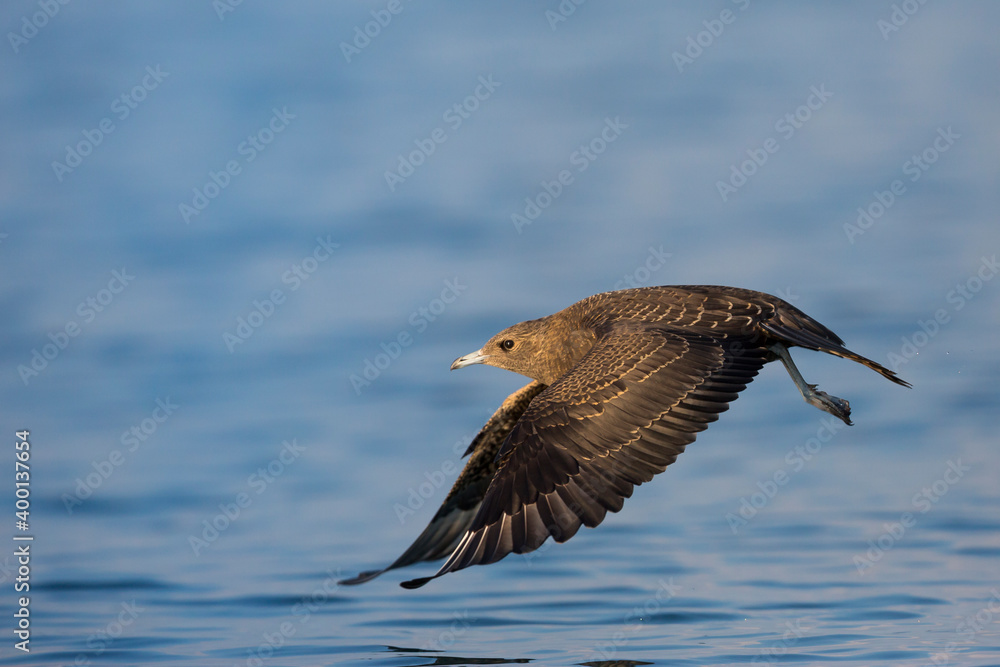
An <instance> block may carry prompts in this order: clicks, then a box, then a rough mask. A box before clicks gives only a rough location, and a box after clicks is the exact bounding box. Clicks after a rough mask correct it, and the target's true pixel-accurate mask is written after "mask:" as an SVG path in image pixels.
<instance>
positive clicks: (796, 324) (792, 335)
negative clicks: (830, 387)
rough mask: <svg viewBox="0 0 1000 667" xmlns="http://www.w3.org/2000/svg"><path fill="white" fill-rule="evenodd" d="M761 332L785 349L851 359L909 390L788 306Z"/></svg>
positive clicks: (795, 309)
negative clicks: (779, 341) (817, 352)
mask: <svg viewBox="0 0 1000 667" xmlns="http://www.w3.org/2000/svg"><path fill="white" fill-rule="evenodd" d="M761 328H763V329H764V330H765V331H767V332H768V333H769V334H771V335H772V336H774V337H776V338H778V339H779V340H781V341H782V342H783V343H785V344H786V345H797V346H799V347H804V348H806V349H807V350H817V351H819V352H826V353H827V354H833V355H836V356H838V357H842V358H844V359H850V360H851V361H856V362H857V363H859V364H862V365H864V366H867V367H868V368H870V369H872V370H873V371H875V372H876V373H878V374H879V375H881V376H882V377H884V378H886V379H888V380H891V381H893V382H895V383H896V384H898V385H902V386H904V387H909V386H911V385H910V383H909V382H907V381H906V380H903V379H902V378H900V377H899V376H898V375H896V372H895V371H892V370H889V369H888V368H886V367H885V366H883V365H882V364H880V363H878V362H876V361H872V360H871V359H869V358H868V357H863V356H861V355H860V354H858V353H856V352H852V351H851V350H848V349H847V348H846V347H844V341H843V340H841V339H840V336H838V335H837V334H835V333H833V332H832V331H830V330H829V329H827V328H826V327H825V326H823V325H822V324H820V323H819V322H817V321H816V320H814V319H813V318H811V317H809V316H808V315H806V314H805V313H803V312H802V311H801V310H799V309H798V308H796V307H795V306H792V305H791V304H788V303H782V304H781V307H779V308H778V309H777V310H776V312H775V314H774V317H772V318H771V319H769V320H767V321H766V322H763V323H761Z"/></svg>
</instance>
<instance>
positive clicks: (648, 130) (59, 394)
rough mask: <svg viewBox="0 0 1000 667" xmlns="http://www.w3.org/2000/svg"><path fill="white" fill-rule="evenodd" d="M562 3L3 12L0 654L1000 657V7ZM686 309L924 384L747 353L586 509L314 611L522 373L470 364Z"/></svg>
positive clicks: (4, 660) (454, 459)
mask: <svg viewBox="0 0 1000 667" xmlns="http://www.w3.org/2000/svg"><path fill="white" fill-rule="evenodd" d="M52 4H53V6H55V4H56V3H52ZM562 5H563V10H564V11H565V12H566V13H567V14H568V16H565V17H563V16H561V15H559V14H557V13H550V12H559V7H560V5H559V4H558V3H556V2H555V1H554V0H553V1H551V2H549V1H547V2H545V3H541V4H538V3H504V4H503V5H490V6H485V5H476V6H475V7H465V6H458V5H454V4H451V5H447V6H444V5H440V6H438V5H429V4H424V3H403V4H400V5H398V6H397V5H395V4H392V5H391V7H392V9H393V10H397V9H398V10H399V11H398V13H396V14H392V13H390V12H389V10H388V9H387V7H389V6H390V4H389V3H386V2H381V3H380V2H375V3H367V4H357V3H336V4H334V3H299V4H295V5H288V4H285V3H282V4H279V3H271V4H266V5H264V4H261V3H250V2H245V3H242V4H238V5H235V6H233V7H230V8H231V9H232V11H224V12H222V10H220V9H219V8H220V7H222V6H223V5H222V4H221V3H214V4H213V3H212V2H209V1H208V0H206V1H205V2H200V3H166V2H163V3H141V4H129V5H122V6H113V7H112V6H103V5H102V6H99V7H93V6H90V5H88V4H86V3H70V4H68V5H65V6H63V5H58V11H57V12H56V13H55V14H54V15H53V16H51V17H48V16H47V15H45V11H44V9H43V8H42V3H38V2H5V3H3V5H2V7H0V26H2V28H3V33H4V34H5V35H6V36H5V39H4V44H3V45H2V47H0V54H2V55H0V58H2V71H3V75H2V82H3V83H2V85H0V96H2V105H0V126H2V128H3V148H2V150H0V203H2V211H3V215H2V218H0V275H2V278H0V305H2V311H0V312H2V313H3V318H2V319H0V339H2V340H3V346H2V348H0V355H2V361H0V424H2V428H3V429H4V434H3V436H4V438H6V439H7V440H8V441H13V440H14V439H15V437H16V436H15V435H14V432H15V431H16V430H19V429H29V430H30V436H29V438H30V443H31V450H30V452H31V458H30V471H31V477H30V494H31V495H30V502H31V505H30V529H29V530H28V531H18V530H17V529H16V528H15V523H14V522H15V517H14V516H13V513H14V510H15V504H14V503H15V495H14V494H15V490H14V477H13V474H12V473H13V472H14V470H13V468H14V448H13V447H9V448H7V449H5V450H4V451H6V452H7V454H5V455H4V456H6V457H7V462H6V463H4V464H3V466H4V468H5V469H6V470H7V472H6V473H5V474H4V475H3V479H4V481H3V483H2V485H0V499H2V506H3V507H5V508H7V510H8V513H7V515H6V517H7V518H6V519H4V521H5V522H7V523H5V524H4V527H3V529H2V531H0V534H4V535H7V536H8V539H9V538H12V537H14V536H15V535H31V536H33V537H34V541H33V542H31V547H30V548H31V554H32V558H31V562H30V568H31V569H30V598H31V599H30V604H29V609H30V614H31V616H30V622H31V625H30V629H31V635H30V649H31V652H30V654H25V653H23V652H21V651H20V650H17V649H16V648H15V646H14V644H15V641H16V639H15V637H14V635H13V632H12V630H13V613H14V612H15V611H16V609H17V608H18V607H19V604H18V600H17V598H18V597H19V595H21V594H19V593H16V592H15V590H14V584H15V583H16V578H17V562H16V558H15V557H14V555H13V554H14V548H15V546H16V544H20V543H15V542H14V541H13V540H12V539H11V540H10V542H9V545H8V546H7V547H4V548H2V549H0V554H2V555H0V579H2V581H3V584H2V586H0V616H2V617H3V618H5V619H7V620H6V621H4V622H3V623H2V624H0V625H2V626H4V629H3V630H2V633H0V637H3V640H2V642H0V664H45V665H55V664H63V665H71V664H77V665H85V664H155V663H159V664H180V663H187V664H192V663H193V664H201V665H248V666H250V665H315V664H359V665H360V664H364V665H379V666H385V667H401V666H403V665H434V664H439V665H443V664H502V663H507V662H530V663H533V664H542V665H570V664H602V663H601V661H620V662H617V663H616V664H642V663H652V664H691V665H703V664H715V665H722V664H734V663H748V662H749V663H756V664H777V663H805V664H818V663H826V662H830V663H837V664H838V665H870V664H873V663H886V664H905V665H931V664H937V665H943V664H955V665H958V664H961V665H991V664H992V665H996V664H1000V568H998V567H997V563H998V559H1000V509H998V507H1000V486H998V484H997V478H998V471H1000V450H998V447H997V419H996V415H997V414H998V408H1000V400H998V392H997V390H996V383H997V379H998V375H1000V362H998V358H1000V356H998V352H1000V342H998V341H1000V339H998V336H997V334H996V332H997V330H998V327H1000V279H995V273H996V268H995V266H994V264H993V262H994V261H995V260H994V259H993V258H995V256H996V254H997V253H998V252H1000V226H998V218H997V211H998V210H1000V195H998V192H1000V191H998V189H997V187H996V184H997V182H998V181H1000V162H998V160H997V155H1000V132H998V129H997V128H998V125H997V109H998V108H1000V93H998V89H997V87H996V85H994V84H995V81H996V72H997V65H998V60H1000V43H998V41H997V40H996V26H997V25H998V21H1000V8H998V7H997V6H996V5H995V4H994V3H989V2H968V3H961V4H951V3H949V4H944V3H927V4H924V5H920V4H918V3H908V2H903V3H897V4H896V5H894V4H893V3H889V2H879V3H860V2H858V3H836V4H832V3H831V4H824V5H821V6H813V5H809V6H805V5H801V4H797V3H796V4H791V3H785V4H766V5H765V4H763V3H761V4H759V5H758V3H756V2H752V3H751V2H714V3H708V4H705V3H699V4H697V5H696V4H695V3H689V4H687V5H685V6H678V5H676V4H674V3H670V4H669V5H668V4H666V3H662V4H661V3H641V4H640V3H631V4H629V5H627V6H625V5H621V4H617V3H616V4H613V5H599V4H597V3H585V4H582V5H580V6H578V7H576V9H575V11H573V12H572V13H571V14H569V8H570V7H571V5H570V3H568V2H563V3H562ZM46 6H48V5H46ZM225 6H226V7H229V5H225ZM902 6H905V9H906V11H904V8H903V7H902ZM894 8H895V9H894ZM49 11H53V10H52V8H51V7H49ZM907 11H908V12H910V13H909V14H907V13H906V12H907ZM220 12H222V13H221V19H220ZM372 12H374V14H372ZM724 12H727V13H724ZM562 18H565V19H566V20H565V21H562V20H559V19H562ZM904 19H905V21H904ZM378 20H381V21H382V22H383V23H385V25H384V26H379V25H378V23H377V21H378ZM25 21H27V23H25ZM373 21H375V23H371V22H373ZM894 21H895V23H894ZM36 24H37V25H36ZM897 24H898V25H897ZM38 26H40V27H38ZM896 28H898V30H897V29H896ZM356 29H357V31H356ZM366 29H367V30H369V32H371V33H372V34H374V36H373V37H369V38H367V41H365V39H362V38H358V37H357V34H358V32H360V33H362V34H363V33H364V31H365V30H366ZM11 35H14V37H11ZM689 38H690V41H689ZM355 39H357V40H358V41H357V43H358V44H360V45H361V46H356V45H354V40H355ZM342 44H347V45H349V46H348V47H345V46H343V45H342ZM692 44H693V45H694V46H692ZM675 54H677V55H675ZM686 54H687V55H686ZM685 59H686V60H685ZM688 61H689V62H688ZM477 94H478V97H477ZM123 96H124V98H123ZM456 105H458V109H456V108H455V107H456ZM789 114H791V117H790V118H789V117H788V115H789ZM914 156H916V158H915V157H914ZM401 161H402V162H403V164H402V165H401ZM54 163H58V164H55V165H54ZM387 173H389V174H390V176H389V177H388V178H387V176H386V174H387ZM393 174H394V175H393ZM720 182H721V183H722V184H723V185H721V186H720ZM526 200H527V201H526ZM534 206H537V207H538V209H537V210H535V209H533V208H532V207H534ZM859 208H860V209H861V210H862V212H864V213H865V215H866V216H870V217H862V218H861V219H860V220H859V215H860V213H859V211H858V209H859ZM515 215H517V216H521V217H520V218H513V219H512V216H515ZM677 283H709V284H730V285H738V286H743V287H748V288H753V289H759V290H763V291H767V292H771V293H775V294H780V295H782V296H784V297H785V298H787V299H789V300H791V301H793V302H794V303H795V304H796V305H798V306H799V307H801V308H802V309H804V310H805V311H806V312H808V313H810V314H811V315H813V316H815V317H816V318H817V319H819V320H820V321H822V322H823V323H825V324H827V325H828V326H830V327H831V328H833V329H834V330H835V331H836V332H837V333H839V334H840V335H841V336H842V337H843V338H844V339H845V340H846V341H847V342H848V344H849V346H850V347H851V348H852V349H854V350H856V351H858V352H859V353H861V354H865V355H867V356H870V357H872V358H874V359H876V360H878V361H880V362H882V363H886V364H890V365H893V366H895V367H897V368H898V369H899V372H900V374H901V375H902V376H903V377H904V378H905V379H907V380H909V381H910V382H912V383H913V389H911V390H906V389H904V388H901V387H898V386H895V385H892V384H891V383H889V382H886V381H885V380H884V379H882V378H880V377H878V376H877V375H876V374H874V373H871V372H870V371H868V370H866V369H864V368H863V367H861V366H858V365H856V364H851V363H848V362H846V361H843V360H839V359H835V358H832V357H825V356H821V355H817V354H814V353H809V352H804V351H800V352H799V353H797V355H796V359H797V360H798V363H799V365H800V367H801V368H802V371H803V373H804V375H805V377H806V378H807V379H808V380H809V381H810V382H816V383H818V384H819V385H820V387H821V388H822V389H826V390H828V391H830V392H831V393H834V394H836V395H838V396H842V397H845V398H848V399H850V400H851V402H852V405H853V408H854V415H853V416H854V421H855V423H856V425H855V426H853V427H851V428H843V429H838V430H830V428H829V427H828V426H826V427H825V426H824V425H825V424H826V423H827V419H826V415H825V414H824V413H821V412H819V411H817V410H815V409H813V408H811V407H809V406H808V405H806V404H804V403H803V402H802V400H801V398H800V397H799V395H798V393H797V392H796V391H795V388H794V387H793V385H792V384H791V382H790V381H789V380H788V377H787V375H786V373H785V372H784V370H783V369H782V368H781V367H780V366H774V365H772V366H768V367H767V368H766V369H765V370H764V371H763V372H762V373H761V375H760V377H759V378H758V379H757V380H756V381H755V382H754V383H753V385H751V386H750V387H749V389H748V391H747V392H746V393H745V394H744V395H743V396H742V397H741V398H740V400H739V401H737V402H736V403H735V404H733V407H732V409H731V410H730V411H729V412H728V413H727V414H725V415H724V416H723V417H722V419H721V420H720V421H719V422H718V423H717V424H714V425H713V426H712V427H711V428H710V429H709V430H708V431H707V432H706V433H704V434H703V435H702V436H700V437H699V439H698V442H697V443H695V444H694V445H692V446H691V447H690V448H689V449H688V451H687V452H686V453H685V454H684V455H683V456H682V457H681V458H680V459H679V460H678V462H677V463H676V465H674V466H672V467H671V468H670V469H669V470H668V471H667V472H666V473H665V474H664V475H662V476H660V477H658V478H657V479H656V480H655V481H654V483H651V484H649V485H645V486H643V487H641V488H639V489H637V491H636V493H635V495H634V496H633V498H632V499H631V500H629V501H628V502H627V503H626V506H625V508H624V510H623V511H622V512H621V513H620V514H617V515H612V516H610V517H609V518H608V519H607V520H606V522H605V523H604V524H603V525H601V526H600V527H599V528H598V529H596V530H593V531H591V530H586V531H582V532H581V533H580V534H579V535H578V536H576V537H575V538H574V539H573V540H572V541H570V542H568V543H566V544H562V545H549V546H547V547H546V548H544V549H543V550H541V551H539V552H537V553H536V554H533V555H532V556H531V557H526V556H512V557H510V558H507V559H506V560H504V561H503V562H500V563H497V564H495V565H491V566H489V567H476V568H470V569H468V570H465V571H462V572H459V573H456V574H451V575H448V576H446V577H443V578H442V579H440V580H436V581H434V582H433V583H431V584H430V585H428V586H427V587H425V588H423V589H420V590H418V591H405V590H403V589H401V588H399V587H398V586H397V583H398V582H399V581H401V580H403V579H408V578H411V577H413V576H418V575H425V574H429V573H431V572H433V571H434V568H435V564H425V565H423V566H420V567H415V568H411V569H410V570H408V571H404V572H394V573H390V574H387V575H385V576H383V577H382V578H380V579H378V580H376V581H374V582H371V583H369V584H366V585H365V586H362V587H357V588H340V587H337V586H336V584H335V582H336V580H337V579H339V578H342V577H347V576H352V575H353V574H355V573H357V572H358V571H359V570H363V569H370V568H373V567H378V566H381V565H384V564H387V563H388V562H390V561H391V560H392V559H394V558H395V557H396V556H397V555H398V554H399V553H400V552H401V551H402V550H403V549H404V548H405V547H406V546H407V545H408V544H409V543H410V541H411V540H412V539H413V537H415V536H416V535H417V534H418V533H419V532H420V530H421V529H422V527H423V526H424V525H425V523H426V522H427V521H428V520H429V519H430V517H431V515H432V514H433V512H434V510H435V509H436V506H437V504H438V503H439V502H440V501H441V500H442V499H443V497H444V494H445V492H446V490H447V486H448V485H450V483H451V479H452V477H453V476H454V473H451V474H450V475H446V474H445V473H444V472H442V471H450V470H452V469H453V468H454V467H455V466H458V465H459V464H460V460H459V457H458V453H460V452H461V450H462V449H464V446H465V444H466V443H467V442H468V439H469V438H470V437H471V436H472V434H474V433H475V431H476V430H477V429H478V428H479V426H480V425H481V424H482V423H483V422H484V421H485V419H486V418H487V417H488V416H489V415H490V414H491V413H492V411H493V410H494V409H495V407H496V406H497V405H498V404H499V402H500V401H501V400H502V399H503V398H504V397H505V396H506V395H507V394H508V393H509V392H510V391H512V390H513V389H515V388H517V387H519V386H520V385H521V384H522V383H523V382H524V381H523V380H522V379H521V378H519V377H517V376H514V375H512V374H510V373H506V372H503V371H500V370H497V369H493V368H485V367H473V368H470V369H465V370H462V371H461V372H456V373H449V372H448V365H449V364H450V362H451V361H452V360H453V359H454V358H455V357H457V356H459V355H461V354H464V353H467V352H470V351H472V350H474V349H476V348H478V347H479V345H480V344H481V343H482V342H483V341H484V340H485V339H486V338H487V337H488V336H490V335H492V334H493V333H494V332H495V331H497V330H499V329H500V328H502V327H504V326H507V325H509V324H512V323H514V322H517V321H520V320H524V319H529V318H533V317H538V316H541V315H545V314H548V313H551V312H554V311H556V310H558V309H560V308H563V307H565V306H566V305H569V304H570V303H572V302H573V301H576V300H577V299H580V298H582V297H585V296H587V295H590V294H593V293H596V292H601V291H606V290H610V289H615V288H616V287H623V286H626V285H627V284H677ZM88 300H89V301H88ZM446 301H447V303H446ZM397 345H398V347H396V346H397ZM384 350H388V351H389V352H391V353H392V354H393V356H394V358H391V357H389V356H388V353H386V352H384ZM36 353H37V354H36ZM382 354H385V355H386V356H381V357H380V356H379V355H382ZM369 363H371V364H375V363H379V364H380V365H381V366H383V368H382V369H381V370H380V371H379V374H378V376H377V377H374V379H373V380H371V382H370V384H367V385H364V384H361V383H359V382H357V381H355V382H353V383H352V379H351V378H352V375H353V376H358V377H362V378H363V377H364V372H365V369H366V365H367V364H369ZM373 375H374V374H373V373H372V371H371V370H369V376H373ZM456 448H457V449H456ZM445 478H447V479H446V481H445ZM778 479H780V480H782V483H781V484H780V485H779V484H778V483H777V482H776V480H778ZM421 485H424V486H423V487H422V486H421ZM442 485H443V486H442ZM421 488H422V490H423V492H424V494H425V495H427V496H429V497H427V498H426V499H424V498H423V497H421V496H420V493H421ZM411 490H413V492H414V494H415V495H414V496H413V497H414V498H417V499H418V500H414V501H413V505H414V506H416V509H415V510H414V512H413V514H412V515H410V514H406V513H403V514H402V515H400V513H398V509H399V507H402V506H406V505H407V503H408V502H410V496H411V494H410V491H411ZM421 502H422V503H423V504H421ZM741 510H742V511H741ZM734 517H738V519H739V520H734ZM213 524H214V527H213ZM603 664H610V663H607V662H605V663H603Z"/></svg>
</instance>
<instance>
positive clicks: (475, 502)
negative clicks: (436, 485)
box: [339, 382, 545, 586]
mask: <svg viewBox="0 0 1000 667" xmlns="http://www.w3.org/2000/svg"><path fill="white" fill-rule="evenodd" d="M544 388H545V385H543V384H541V383H540V382H531V383H530V384H527V385H525V386H524V387H521V388H520V389H518V390H517V391H515V392H514V393H513V394H511V395H510V396H508V397H507V399H506V400H505V401H504V402H503V404H502V405H501V406H500V407H499V408H498V409H497V411H496V412H495V413H493V416H492V417H490V419H489V421H487V422H486V424H485V425H484V426H483V428H482V429H480V431H479V433H478V434H477V435H476V437H475V438H473V439H472V442H471V443H470V444H469V448H468V449H467V450H466V451H465V454H464V455H463V456H469V455H470V454H471V456H469V460H468V462H466V464H465V468H463V469H462V472H461V473H460V474H459V476H458V479H457V480H455V484H454V486H452V487H451V491H449V492H448V496H447V497H446V498H445V499H444V502H443V503H442V504H441V507H440V508H439V509H438V511H437V513H436V514H435V515H434V518H433V519H431V522H430V523H429V524H428V525H427V527H426V528H425V529H424V531H423V532H422V533H420V535H419V536H418V537H417V539H416V540H414V542H413V544H411V545H410V547H409V548H408V549H407V550H406V551H404V552H403V555H401V556H400V557H399V558H397V559H396V560H395V561H394V562H393V563H392V564H391V565H389V566H388V567H386V568H383V569H381V570H368V571H367V572H362V573H361V574H359V575H358V576H356V577H353V578H351V579H344V580H343V581H340V582H339V583H341V584H344V585H347V586H352V585H355V584H363V583H364V582H366V581H371V580H372V579H374V578H375V577H377V576H379V575H380V574H382V573H383V572H388V571H389V570H395V569H396V568H400V567H406V566H407V565H412V564H414V563H417V562H419V561H423V560H437V559H439V558H444V557H445V556H447V555H448V554H449V553H451V552H452V551H454V549H455V547H456V546H457V545H458V542H459V540H460V539H461V538H462V535H464V534H465V532H466V530H468V528H469V525H470V524H471V523H472V520H473V519H474V518H475V516H476V512H478V511H479V506H480V504H481V503H482V501H483V496H484V495H485V494H486V489H487V487H488V486H489V483H490V480H491V479H493V475H494V473H496V469H497V452H498V451H499V450H500V446H501V445H502V444H503V442H504V440H505V439H506V438H507V435H508V434H509V433H510V430H511V429H512V428H513V427H514V424H516V423H517V420H518V419H520V418H521V414H522V413H523V412H524V411H525V409H526V408H527V407H528V404H529V403H530V402H531V399H533V398H534V397H535V396H537V395H538V393H539V392H540V391H542V389H544Z"/></svg>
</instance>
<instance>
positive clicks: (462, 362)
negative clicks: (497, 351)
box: [451, 350, 490, 370]
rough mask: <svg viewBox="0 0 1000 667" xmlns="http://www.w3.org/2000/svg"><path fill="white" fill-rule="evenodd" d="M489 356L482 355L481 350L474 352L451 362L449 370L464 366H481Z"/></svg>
mask: <svg viewBox="0 0 1000 667" xmlns="http://www.w3.org/2000/svg"><path fill="white" fill-rule="evenodd" d="M489 358H490V355H488V354H483V351H482V350H476V351H475V352H470V353H469V354H467V355H465V356H464V357H459V358H458V359H456V360H455V361H453V362H451V370H455V369H456V368H465V367H466V366H471V365H472V364H482V363H485V362H486V360H487V359H489Z"/></svg>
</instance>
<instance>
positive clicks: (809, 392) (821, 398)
mask: <svg viewBox="0 0 1000 667" xmlns="http://www.w3.org/2000/svg"><path fill="white" fill-rule="evenodd" d="M770 350H771V351H772V352H774V354H775V355H776V356H777V357H778V359H781V363H783V364H784V365H785V370H787V371H788V374H789V375H790V376H792V382H794V383H795V386H796V387H798V388H799V391H800V392H802V398H804V399H806V403H809V404H810V405H814V406H816V407H817V408H819V409H820V410H823V411H825V412H829V413H830V414H831V415H833V416H834V417H837V418H838V419H841V420H843V422H844V423H845V424H847V425H848V426H851V404H850V402H849V401H847V400H845V399H843V398H837V397H836V396H831V395H830V394H828V393H826V392H825V391H819V390H817V389H816V385H814V384H809V383H807V382H806V381H805V379H803V377H802V374H801V373H799V369H798V368H796V367H795V362H794V361H792V355H791V354H789V352H788V348H787V347H785V345H784V344H783V343H772V344H771V346H770Z"/></svg>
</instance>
